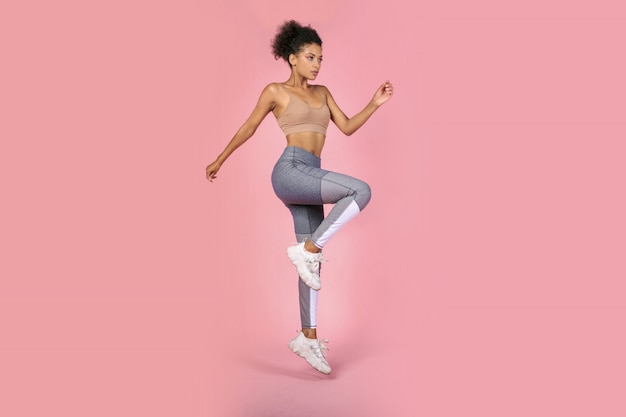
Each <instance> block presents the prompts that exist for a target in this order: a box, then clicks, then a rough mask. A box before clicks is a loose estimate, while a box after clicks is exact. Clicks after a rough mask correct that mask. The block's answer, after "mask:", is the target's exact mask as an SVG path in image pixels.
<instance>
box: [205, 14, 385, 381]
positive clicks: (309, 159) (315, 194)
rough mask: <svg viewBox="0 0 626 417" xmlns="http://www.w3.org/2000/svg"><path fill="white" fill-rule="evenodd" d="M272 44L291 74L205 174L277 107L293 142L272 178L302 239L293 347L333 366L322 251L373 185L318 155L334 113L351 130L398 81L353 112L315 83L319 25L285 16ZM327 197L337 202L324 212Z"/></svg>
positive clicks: (270, 89) (264, 96)
mask: <svg viewBox="0 0 626 417" xmlns="http://www.w3.org/2000/svg"><path fill="white" fill-rule="evenodd" d="M272 50H273V54H274V57H275V58H276V59H279V58H282V59H284V60H285V61H287V63H288V64H289V67H290V70H291V74H290V76H289V79H288V80H287V81H285V82H283V83H271V84H269V85H267V86H266V87H265V89H263V92H261V96H260V98H259V101H258V103H257V105H256V107H255V108H254V110H253V111H252V114H251V115H250V117H249V118H248V120H246V122H245V123H244V124H243V125H242V126H241V128H240V129H239V130H238V131H237V133H236V134H235V136H234V137H233V138H232V140H231V141H230V143H229V144H228V145H227V146H226V148H225V149H224V151H223V152H222V153H221V154H220V155H219V156H218V157H217V159H216V160H215V162H213V163H211V164H210V165H209V166H207V168H206V177H207V179H208V180H209V181H211V182H212V181H213V180H214V179H215V178H217V177H216V174H217V172H218V171H219V169H220V167H221V166H222V164H223V163H224V161H226V159H227V158H228V157H229V156H230V155H231V154H232V153H233V152H234V151H235V149H237V148H238V147H239V146H241V145H243V143H244V142H246V141H247V140H248V139H249V138H250V137H252V135H253V134H254V132H255V131H256V129H257V127H258V126H259V124H260V123H261V122H262V121H263V119H264V118H265V116H267V114H268V113H269V112H272V113H273V114H274V116H275V117H276V120H277V121H278V124H279V126H280V128H281V129H282V130H283V132H284V134H285V136H286V138H287V147H286V148H285V151H284V152H283V154H282V156H281V157H280V158H279V159H278V162H277V163H276V165H275V167H274V170H273V172H272V186H273V187H274V192H275V193H276V195H277V196H278V198H280V199H281V200H282V201H283V203H284V204H285V205H286V206H287V208H289V210H290V211H291V214H292V216H293V220H294V224H295V231H296V238H297V240H298V242H300V243H299V244H297V245H294V246H290V247H289V248H287V255H288V257H289V259H290V260H291V262H292V263H293V264H294V265H295V266H296V269H297V271H298V275H299V277H300V279H299V280H298V282H299V293H300V319H301V322H302V323H301V324H302V331H301V332H299V334H298V336H297V337H295V338H294V339H292V340H291V341H290V342H289V348H290V349H291V350H292V351H293V352H294V353H296V354H297V355H299V356H301V357H303V358H304V359H305V360H306V361H307V362H308V363H309V364H310V365H311V366H312V367H313V368H315V369H316V370H318V371H320V372H322V373H325V374H329V373H330V366H329V365H328V362H327V361H326V358H325V352H324V351H325V350H326V349H327V348H326V346H325V345H324V344H323V343H322V342H321V341H320V340H318V339H317V331H316V327H317V323H316V312H317V295H318V291H319V290H320V288H321V282H320V276H319V270H320V262H321V261H322V260H323V259H322V253H321V251H322V248H323V247H324V246H325V245H326V243H328V241H329V240H330V239H331V238H332V236H333V235H334V234H335V233H336V232H337V231H338V230H339V229H341V227H342V226H343V225H345V224H346V223H347V222H348V221H350V220H351V219H352V218H354V217H355V216H356V215H357V214H359V213H360V212H361V210H363V209H364V208H365V206H366V205H367V203H368V202H369V200H370V188H369V186H368V185H367V184H366V183H365V182H363V181H361V180H358V179H356V178H352V177H349V176H347V175H343V174H337V173H334V172H330V171H326V170H323V169H321V168H320V155H321V153H322V148H323V147H324V141H325V139H326V128H327V127H328V123H329V121H330V120H332V121H333V123H335V125H337V127H338V128H339V130H341V132H343V133H344V134H346V135H351V134H352V133H354V132H355V131H356V130H357V129H359V128H360V127H361V126H362V125H363V124H364V123H365V121H367V119H369V117H370V116H371V115H372V114H373V113H374V112H375V111H376V109H378V107H380V106H381V105H382V104H383V103H385V102H386V101H387V100H389V99H390V98H391V96H392V94H393V86H392V85H391V83H390V82H389V81H386V82H384V83H383V84H382V85H381V86H380V87H379V88H378V89H377V90H376V92H375V94H374V97H373V98H372V100H371V101H370V102H369V103H368V104H367V106H365V108H364V109H363V110H362V111H361V112H359V113H358V114H356V115H355V116H353V117H351V118H348V117H347V116H346V115H345V114H344V113H343V112H342V111H341V109H340V108H339V106H338V105H337V103H336V102H335V100H334V99H333V96H332V95H331V94H330V91H328V89H327V88H326V87H324V86H322V85H313V84H309V81H313V80H315V79H316V78H317V75H318V73H319V71H320V68H321V66H322V40H321V39H320V37H319V36H318V34H317V32H316V31H315V30H314V29H312V28H311V27H310V26H302V25H300V24H299V23H297V22H295V21H293V20H292V21H289V22H286V23H285V24H283V25H282V26H280V27H279V29H278V31H277V33H276V36H275V37H274V39H273V41H272ZM323 204H334V207H333V208H332V210H331V211H330V212H329V214H328V216H327V217H326V218H324V210H323Z"/></svg>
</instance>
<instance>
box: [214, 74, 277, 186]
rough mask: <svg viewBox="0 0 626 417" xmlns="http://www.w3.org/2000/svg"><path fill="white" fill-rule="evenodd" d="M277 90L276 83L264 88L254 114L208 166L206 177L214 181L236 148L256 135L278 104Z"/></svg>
mask: <svg viewBox="0 0 626 417" xmlns="http://www.w3.org/2000/svg"><path fill="white" fill-rule="evenodd" d="M277 91H278V90H277V87H276V85H274V84H269V85H268V86H267V87H265V88H264V89H263V91H262V92H261V96H260V97H259V101H258V102H257V104H256V106H255V107H254V110H252V114H250V117H248V120H246V121H245V122H244V124H243V125H241V127H240V128H239V130H238V131H237V133H235V136H233V138H232V139H231V140H230V142H229V143H228V145H226V148H224V150H223V151H222V153H221V154H219V156H218V157H217V159H216V160H215V161H214V162H213V163H211V164H210V165H209V166H207V167H206V178H207V179H208V180H209V181H211V182H213V180H214V179H215V178H217V177H216V174H217V171H219V169H220V168H221V166H222V164H223V163H224V161H226V159H228V157H229V156H230V155H231V154H232V153H233V152H234V151H235V149H237V148H238V147H240V146H241V145H243V144H244V143H245V142H246V141H247V140H248V139H250V138H251V137H252V135H254V132H256V130H257V128H258V127H259V125H260V124H261V122H262V121H263V119H265V116H267V114H268V113H269V112H271V111H272V110H274V107H275V106H276V101H275V97H276V94H277Z"/></svg>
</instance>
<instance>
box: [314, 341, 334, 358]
mask: <svg viewBox="0 0 626 417" xmlns="http://www.w3.org/2000/svg"><path fill="white" fill-rule="evenodd" d="M324 343H329V340H328V339H324V340H319V339H318V340H317V343H315V344H314V345H312V346H311V350H312V351H313V353H314V354H315V356H317V357H318V358H324V357H326V352H325V351H328V350H330V349H329V348H328V346H326V345H325V344H324Z"/></svg>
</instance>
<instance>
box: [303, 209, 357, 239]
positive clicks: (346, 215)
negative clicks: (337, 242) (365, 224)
mask: <svg viewBox="0 0 626 417" xmlns="http://www.w3.org/2000/svg"><path fill="white" fill-rule="evenodd" d="M360 212H361V210H360V209H359V205H358V204H357V203H356V201H354V200H352V202H350V204H349V205H348V207H346V210H345V211H344V212H343V213H341V214H340V215H339V217H338V218H337V220H336V221H335V222H334V223H333V224H331V225H330V227H329V228H328V229H327V230H326V231H325V232H324V233H323V234H322V236H320V238H319V239H317V242H313V243H315V245H316V246H317V247H318V248H323V247H324V245H326V242H328V240H329V239H330V238H331V237H333V235H334V234H335V233H337V230H339V229H341V228H342V227H343V226H344V225H345V224H346V223H348V222H349V221H350V220H352V219H354V218H355V217H356V215H357V214H359V213H360Z"/></svg>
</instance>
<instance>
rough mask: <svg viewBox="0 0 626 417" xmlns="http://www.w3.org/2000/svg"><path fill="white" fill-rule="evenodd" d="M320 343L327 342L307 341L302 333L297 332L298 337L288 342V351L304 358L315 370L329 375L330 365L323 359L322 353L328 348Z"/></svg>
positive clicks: (326, 341)
mask: <svg viewBox="0 0 626 417" xmlns="http://www.w3.org/2000/svg"><path fill="white" fill-rule="evenodd" d="M322 342H325V343H328V340H323V341H320V340H318V339H308V338H307V337H305V336H304V333H302V332H299V334H298V336H296V337H294V338H293V339H291V340H290V341H289V349H291V350H292V351H293V353H295V354H296V355H298V356H300V357H302V358H304V360H306V361H307V362H308V364H309V365H311V366H312V367H313V368H315V370H317V371H319V372H321V373H323V374H326V375H328V374H330V365H329V364H328V362H326V358H325V357H324V355H325V352H324V351H325V350H328V347H326V345H325V344H324V343H322Z"/></svg>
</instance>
